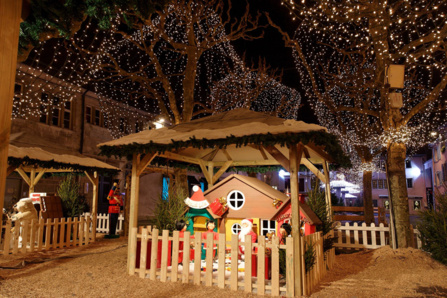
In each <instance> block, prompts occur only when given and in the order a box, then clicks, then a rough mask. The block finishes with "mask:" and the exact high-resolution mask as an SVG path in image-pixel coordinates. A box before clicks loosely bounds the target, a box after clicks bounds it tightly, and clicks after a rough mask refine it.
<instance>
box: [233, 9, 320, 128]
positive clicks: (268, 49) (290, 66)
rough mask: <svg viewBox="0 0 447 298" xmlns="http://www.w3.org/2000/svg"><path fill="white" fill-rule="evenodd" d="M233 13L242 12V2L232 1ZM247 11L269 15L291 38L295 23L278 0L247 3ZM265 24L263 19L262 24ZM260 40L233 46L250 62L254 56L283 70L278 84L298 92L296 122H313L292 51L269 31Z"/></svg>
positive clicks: (276, 33)
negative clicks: (280, 83)
mask: <svg viewBox="0 0 447 298" xmlns="http://www.w3.org/2000/svg"><path fill="white" fill-rule="evenodd" d="M232 2H233V11H232V12H233V13H234V14H235V15H237V14H238V13H240V12H241V11H244V9H245V5H246V2H245V1H234V0H233V1H232ZM248 2H249V4H250V11H251V13H252V14H253V15H254V14H256V12H257V11H260V12H266V13H268V14H269V15H270V17H271V18H272V20H273V21H274V22H275V23H276V24H278V25H279V26H281V28H282V29H283V30H284V31H286V32H288V33H289V35H290V36H292V37H293V34H294V32H295V28H296V27H297V22H296V21H293V20H292V17H291V16H290V14H289V10H288V9H287V8H286V7H285V6H282V5H281V0H250V1H248ZM261 22H264V23H266V22H267V21H266V20H265V18H264V19H263V21H261ZM264 31H265V34H264V38H263V39H259V40H255V41H245V40H239V41H236V42H234V43H233V45H234V47H235V49H236V51H237V52H238V53H239V54H240V55H242V54H244V52H245V55H246V59H252V60H253V61H254V62H256V61H258V57H264V58H266V60H267V63H268V64H269V65H270V66H272V67H273V68H277V69H278V70H279V71H281V70H282V71H283V78H282V83H283V84H284V85H286V86H289V87H291V88H295V89H296V90H298V91H300V92H301V95H302V99H301V104H302V107H301V108H300V110H299V113H298V120H302V121H305V122H308V123H317V119H316V116H315V115H314V113H313V111H312V109H311V107H310V105H309V104H308V102H307V100H306V98H305V97H304V92H303V91H302V89H301V88H300V82H299V77H298V71H297V70H296V67H295V63H294V61H293V57H292V49H290V48H285V47H284V41H283V40H282V37H281V35H280V34H279V33H278V32H277V31H276V29H273V28H267V29H265V30H264Z"/></svg>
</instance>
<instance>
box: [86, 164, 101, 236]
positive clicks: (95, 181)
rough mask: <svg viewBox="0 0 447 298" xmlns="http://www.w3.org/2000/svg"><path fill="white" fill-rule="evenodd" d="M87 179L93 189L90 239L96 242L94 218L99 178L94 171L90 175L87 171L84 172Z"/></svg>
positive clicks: (95, 215) (96, 211) (96, 208)
mask: <svg viewBox="0 0 447 298" xmlns="http://www.w3.org/2000/svg"><path fill="white" fill-rule="evenodd" d="M84 173H85V175H86V176H87V178H88V179H89V180H90V182H92V185H93V188H92V192H93V197H92V210H91V214H92V236H93V237H92V238H93V241H96V224H97V223H96V217H97V213H98V189H99V188H98V186H99V176H98V173H97V172H96V171H94V172H92V173H88V172H87V171H85V172H84Z"/></svg>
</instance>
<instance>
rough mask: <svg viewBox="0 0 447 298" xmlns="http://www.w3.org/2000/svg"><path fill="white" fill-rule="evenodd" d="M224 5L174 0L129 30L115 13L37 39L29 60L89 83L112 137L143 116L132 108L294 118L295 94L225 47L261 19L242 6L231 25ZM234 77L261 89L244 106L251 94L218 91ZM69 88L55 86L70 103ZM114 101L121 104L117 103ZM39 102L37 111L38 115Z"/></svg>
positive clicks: (173, 117) (173, 115)
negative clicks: (103, 22)
mask: <svg viewBox="0 0 447 298" xmlns="http://www.w3.org/2000/svg"><path fill="white" fill-rule="evenodd" d="M224 8H225V9H224ZM230 8H231V7H230ZM230 8H228V9H230ZM226 9H227V6H225V5H224V3H223V2H222V1H206V2H202V1H192V0H178V1H175V2H174V3H172V4H170V5H167V6H166V7H165V8H164V10H163V11H159V12H156V13H154V14H152V15H151V16H150V17H149V18H147V19H145V20H141V21H139V22H134V23H133V26H132V29H129V28H126V26H125V25H124V23H125V20H124V18H125V17H124V14H123V13H122V12H120V13H118V14H117V15H116V16H115V17H114V18H113V19H111V20H110V23H111V28H110V30H107V31H101V30H99V29H98V26H97V25H96V24H95V23H92V22H86V23H84V24H83V26H82V28H81V30H79V31H78V32H77V33H76V34H75V35H74V36H73V38H71V39H69V40H68V39H59V40H49V41H47V42H44V43H42V45H41V46H40V47H39V48H37V49H36V50H35V51H34V53H32V55H31V58H30V59H29V60H28V61H27V64H29V65H30V66H32V67H33V68H35V69H37V70H38V71H40V72H42V73H48V74H49V75H51V76H52V77H55V78H58V79H60V80H61V81H64V82H65V81H67V82H70V83H71V84H72V85H71V86H87V85H88V86H89V89H90V90H93V91H94V92H95V93H96V94H97V95H98V99H99V102H100V106H101V110H102V112H103V114H104V117H105V122H106V126H107V127H108V128H109V129H110V130H111V132H112V135H113V137H115V138H116V137H120V136H122V135H123V134H127V133H129V132H131V125H130V124H131V123H135V122H139V121H141V117H142V115H141V113H136V112H135V108H136V109H138V110H142V111H146V112H147V118H146V119H144V120H145V122H149V121H151V120H152V119H154V117H155V116H156V115H162V116H163V117H164V118H165V119H166V120H167V122H170V123H172V124H177V123H180V122H184V121H189V120H191V119H192V118H193V117H202V116H204V115H209V114H212V113H215V112H218V111H221V110H225V109H231V108H236V107H240V106H246V107H250V108H252V109H255V110H258V111H272V107H277V108H278V109H280V110H281V111H282V112H281V115H284V117H289V118H296V117H297V111H298V107H299V104H300V95H299V93H298V92H296V91H295V90H293V89H290V88H288V87H286V86H284V85H282V84H281V83H280V82H279V79H280V77H279V76H275V75H274V73H272V72H270V73H269V72H266V71H265V69H261V68H259V69H256V68H255V67H252V68H248V67H247V66H246V65H245V63H244V61H243V59H242V58H241V57H240V56H239V55H238V54H237V53H236V51H235V50H234V48H233V47H232V45H231V41H233V40H235V39H238V38H245V39H249V40H250V39H256V38H258V37H260V36H256V35H255V34H254V33H253V32H254V31H255V30H256V29H258V21H259V16H257V17H252V16H251V15H250V14H249V13H248V11H247V13H246V14H245V15H244V16H242V17H241V18H240V19H239V20H237V22H236V23H234V22H233V20H232V19H231V18H230V19H228V18H227V15H226V13H227V11H226ZM127 13H129V12H127ZM229 74H233V77H231V76H230V75H229ZM234 74H237V75H236V76H234ZM238 76H242V77H245V78H247V80H248V81H250V82H255V83H256V86H257V88H256V90H261V92H259V94H258V95H259V96H258V97H256V98H255V97H251V98H250V99H249V101H250V102H251V104H250V105H248V104H247V102H248V101H247V99H245V98H244V97H243V96H244V95H247V94H248V93H250V94H255V92H254V91H253V90H248V89H241V88H237V89H235V92H234V93H233V94H232V95H231V97H232V100H233V101H232V102H233V103H234V104H233V105H231V106H223V105H222V98H221V97H220V96H218V95H217V90H218V89H219V88H220V87H222V86H225V85H227V86H228V84H231V83H229V82H234V78H235V77H238ZM50 83H51V80H50V79H49V80H47V81H44V82H42V83H39V85H38V86H33V88H32V89H33V90H34V91H32V92H28V93H27V95H26V96H25V97H26V98H27V101H26V102H23V104H22V105H23V106H30V105H31V104H32V98H33V97H34V98H35V97H36V96H40V95H39V93H38V90H39V89H47V88H50V87H47V84H48V86H49V84H50ZM67 86H68V85H67ZM67 86H65V85H64V86H63V87H62V84H61V91H60V92H61V95H60V98H61V100H62V101H66V100H72V97H73V92H72V90H70V89H67V88H69V87H67ZM28 87H30V86H27V88H28ZM239 87H241V86H239ZM70 88H71V87H70ZM245 88H246V87H245ZM249 89H250V88H249ZM49 92H50V91H49ZM51 93H52V90H51ZM226 98H228V96H226ZM117 102H119V103H122V104H121V105H120V106H119V108H118V106H117V104H116V103H117ZM39 106H40V104H37V105H36V107H37V108H35V109H34V112H35V113H36V114H39V113H40V112H41V111H40V110H39V108H38V107H39ZM27 112H30V111H27ZM14 116H15V117H22V116H23V115H22V114H20V115H19V114H17V115H14Z"/></svg>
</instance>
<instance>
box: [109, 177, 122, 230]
mask: <svg viewBox="0 0 447 298" xmlns="http://www.w3.org/2000/svg"><path fill="white" fill-rule="evenodd" d="M110 191H113V194H112V195H111V194H110V192H109V195H108V196H107V200H109V222H110V226H109V235H108V237H107V238H117V237H119V236H118V235H115V233H116V224H117V223H118V216H119V214H120V211H121V206H123V199H122V197H121V195H120V189H119V187H118V184H117V183H116V182H115V183H114V184H113V187H112V189H111V190H110Z"/></svg>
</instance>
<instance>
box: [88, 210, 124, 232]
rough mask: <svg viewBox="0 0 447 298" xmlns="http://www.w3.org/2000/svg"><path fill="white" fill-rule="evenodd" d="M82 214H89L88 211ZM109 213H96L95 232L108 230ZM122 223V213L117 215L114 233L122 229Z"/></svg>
mask: <svg viewBox="0 0 447 298" xmlns="http://www.w3.org/2000/svg"><path fill="white" fill-rule="evenodd" d="M82 215H83V216H85V215H87V216H90V213H89V212H85V213H84V214H82ZM109 224H110V223H109V214H108V213H98V214H97V216H96V232H97V233H105V234H107V233H108V232H109ZM123 225H124V216H123V214H122V213H120V215H119V216H118V224H117V227H116V233H117V234H119V233H120V232H122V231H123Z"/></svg>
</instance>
